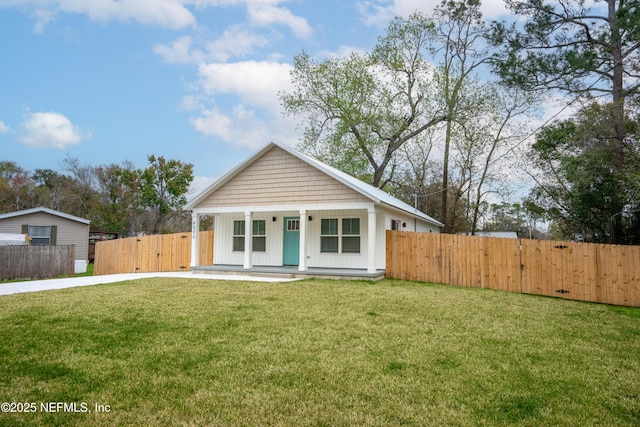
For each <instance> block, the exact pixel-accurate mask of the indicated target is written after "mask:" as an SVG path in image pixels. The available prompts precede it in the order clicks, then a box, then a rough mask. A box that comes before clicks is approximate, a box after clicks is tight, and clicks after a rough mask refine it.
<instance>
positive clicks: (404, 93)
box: [280, 14, 447, 188]
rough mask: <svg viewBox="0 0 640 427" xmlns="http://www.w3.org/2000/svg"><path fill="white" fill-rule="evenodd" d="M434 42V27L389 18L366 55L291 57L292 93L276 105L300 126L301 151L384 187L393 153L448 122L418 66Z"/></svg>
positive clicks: (427, 69)
mask: <svg viewBox="0 0 640 427" xmlns="http://www.w3.org/2000/svg"><path fill="white" fill-rule="evenodd" d="M434 36H435V33H434V24H433V22H432V21H431V20H429V19H427V18H425V17H423V16H421V15H419V14H414V15H412V16H411V17H409V19H408V20H404V19H401V18H396V19H394V20H393V21H392V22H391V24H390V25H389V28H388V29H387V33H386V34H385V35H384V36H383V37H380V38H379V39H378V43H377V44H376V46H375V47H374V49H373V51H372V52H371V53H369V54H364V55H360V54H355V53H354V54H352V55H351V56H349V57H347V58H343V59H338V58H331V59H327V60H325V61H322V62H316V61H314V60H312V59H311V58H310V57H309V55H308V54H306V53H304V52H303V53H301V54H300V55H297V56H296V57H295V58H294V70H293V71H292V73H291V78H292V82H293V85H294V87H295V89H294V91H293V92H292V93H281V94H280V99H281V102H282V105H283V107H284V110H285V113H287V114H291V115H297V116H303V117H305V118H306V119H307V124H306V128H305V139H304V141H303V144H302V147H303V149H304V150H305V151H308V152H310V153H312V154H314V155H316V156H317V157H319V158H320V159H321V160H323V161H326V162H327V163H329V164H331V165H333V166H335V167H337V168H339V169H342V170H345V171H346V172H348V173H351V174H352V175H355V176H358V177H360V178H366V177H367V176H369V177H370V179H369V181H370V183H371V184H373V185H374V186H376V187H380V188H382V187H384V186H385V185H386V184H387V183H388V182H389V181H390V180H391V178H392V177H393V172H394V171H393V165H394V161H393V159H394V155H395V153H396V151H397V150H398V149H399V148H400V147H402V145H403V144H404V143H406V142H407V141H408V140H410V139H411V138H415V137H416V136H418V135H420V134H421V133H422V132H424V131H425V130H427V129H429V128H430V127H432V126H435V125H436V124H438V123H440V122H443V121H445V120H446V119H447V118H446V117H445V116H444V115H443V114H442V112H441V111H440V110H439V108H440V107H439V106H438V102H437V101H436V98H435V97H434V94H433V92H432V88H431V80H432V79H431V78H430V76H431V75H432V74H433V69H432V67H431V66H430V65H429V63H428V62H427V61H426V59H425V55H426V54H427V53H429V52H430V51H431V43H432V42H433V40H434ZM390 166H391V169H392V170H391V171H389V170H388V169H389V167H390Z"/></svg>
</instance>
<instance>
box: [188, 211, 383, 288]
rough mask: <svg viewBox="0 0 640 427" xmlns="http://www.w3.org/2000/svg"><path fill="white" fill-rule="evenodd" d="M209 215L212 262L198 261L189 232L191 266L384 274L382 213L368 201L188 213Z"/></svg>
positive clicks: (195, 223)
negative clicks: (212, 224) (201, 263)
mask: <svg viewBox="0 0 640 427" xmlns="http://www.w3.org/2000/svg"><path fill="white" fill-rule="evenodd" d="M201 215H209V216H212V217H213V218H214V230H215V232H214V251H213V252H214V265H213V266H211V265H200V263H199V260H198V255H197V251H196V250H195V248H198V247H199V242H198V233H192V236H193V241H192V259H191V270H192V271H198V272H206V271H215V272H216V273H218V274H219V273H220V272H224V271H228V272H229V273H230V274H233V273H235V272H236V271H240V272H242V273H256V274H285V275H291V274H293V273H295V274H296V275H297V276H296V277H320V276H322V277H327V276H334V277H358V278H364V279H367V280H371V279H378V278H381V277H384V241H383V240H384V238H383V237H382V238H381V237H380V236H384V228H385V226H384V220H385V216H384V213H380V212H378V211H377V209H376V206H375V205H374V204H373V203H352V204H344V203H342V204H340V205H337V204H335V205H331V204H323V205H321V206H320V205H302V206H300V205H298V206H290V205H289V206H245V207H229V208H217V209H206V208H200V209H196V210H194V211H192V229H193V230H198V229H199V227H200V216H201Z"/></svg>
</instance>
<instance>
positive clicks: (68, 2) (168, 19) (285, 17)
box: [1, 0, 313, 38]
mask: <svg viewBox="0 0 640 427" xmlns="http://www.w3.org/2000/svg"><path fill="white" fill-rule="evenodd" d="M282 2H283V0H257V1H256V0H3V1H2V2H1V4H2V6H17V7H21V8H28V7H32V8H33V9H35V11H34V12H33V13H32V17H33V18H34V19H35V25H34V31H35V32H37V33H42V32H44V29H45V26H46V25H47V24H48V23H49V22H51V21H53V20H55V18H56V17H57V15H58V14H60V13H71V14H79V15H86V16H88V17H89V18H90V19H91V20H94V21H98V22H109V21H114V20H115V21H124V22H128V21H136V22H139V23H142V24H145V25H154V26H159V27H163V28H170V29H181V28H186V27H191V26H196V18H195V16H194V14H193V13H192V12H191V10H189V7H193V8H195V9H196V10H198V9H202V8H206V7H228V6H243V5H244V6H246V7H247V13H248V15H249V21H250V23H251V24H252V25H255V26H271V25H273V24H281V25H285V26H287V27H289V28H290V29H291V30H292V31H293V32H294V34H296V36H298V37H301V38H308V37H310V36H311V34H312V33H313V30H312V29H311V26H310V25H309V23H308V22H307V20H306V19H305V18H302V17H300V16H296V15H294V14H293V13H292V12H291V11H290V10H289V9H287V8H283V7H277V5H278V4H280V3H282Z"/></svg>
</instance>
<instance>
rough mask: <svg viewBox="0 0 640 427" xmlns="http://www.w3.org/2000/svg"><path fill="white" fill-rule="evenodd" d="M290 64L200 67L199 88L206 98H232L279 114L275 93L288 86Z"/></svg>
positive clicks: (235, 64) (258, 62)
mask: <svg viewBox="0 0 640 427" xmlns="http://www.w3.org/2000/svg"><path fill="white" fill-rule="evenodd" d="M292 69H293V67H292V66H291V65H290V64H282V63H278V62H267V61H244V62H235V63H231V64H220V63H216V64H206V65H201V66H200V67H199V70H198V72H199V74H200V84H201V87H202V89H203V90H204V91H205V92H206V93H207V94H209V95H215V94H234V95H238V96H240V97H241V98H242V100H243V101H244V102H246V103H247V104H249V105H253V106H260V107H265V108H268V109H273V110H279V108H280V102H279V100H278V92H279V91H281V90H287V89H289V88H290V86H291V79H290V72H291V70H292Z"/></svg>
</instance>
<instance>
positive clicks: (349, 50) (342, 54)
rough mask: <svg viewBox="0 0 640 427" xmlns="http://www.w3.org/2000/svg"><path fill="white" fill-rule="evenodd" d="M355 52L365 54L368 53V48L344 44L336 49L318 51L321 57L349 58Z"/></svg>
mask: <svg viewBox="0 0 640 427" xmlns="http://www.w3.org/2000/svg"><path fill="white" fill-rule="evenodd" d="M354 53H357V54H359V55H362V56H364V55H365V54H366V50H364V49H362V48H358V47H353V46H345V45H342V46H340V47H339V48H338V50H336V51H330V50H323V51H320V52H318V56H319V57H321V58H348V57H349V56H351V55H352V54H354Z"/></svg>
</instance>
